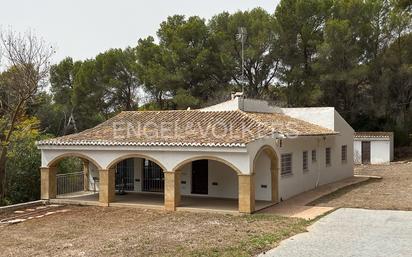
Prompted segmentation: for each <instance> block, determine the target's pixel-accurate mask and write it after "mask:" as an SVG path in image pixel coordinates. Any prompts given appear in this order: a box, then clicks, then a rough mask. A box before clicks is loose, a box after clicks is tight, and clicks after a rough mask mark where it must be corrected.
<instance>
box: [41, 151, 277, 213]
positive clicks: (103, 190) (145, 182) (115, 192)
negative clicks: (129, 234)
mask: <svg viewBox="0 0 412 257" xmlns="http://www.w3.org/2000/svg"><path fill="white" fill-rule="evenodd" d="M90 153H91V154H89V152H85V151H83V152H79V153H78V154H76V153H62V154H54V153H53V155H50V156H52V157H53V158H49V156H48V155H45V157H46V158H45V159H47V160H50V159H52V160H51V161H46V162H43V165H44V164H45V165H44V166H45V167H43V168H42V192H43V191H44V193H42V199H54V198H56V196H57V195H56V193H55V191H56V189H55V187H56V183H55V181H56V179H55V177H53V176H55V174H54V170H55V166H56V163H57V162H58V161H59V160H61V159H62V158H65V157H67V156H77V157H79V158H81V159H82V160H83V171H84V174H85V178H84V180H85V181H86V180H89V181H94V180H95V179H97V181H98V186H97V188H96V191H97V192H94V190H93V189H94V188H91V187H90V186H89V188H85V189H84V192H79V195H70V197H66V196H65V195H63V196H59V197H57V198H59V199H58V200H53V201H60V202H62V201H63V202H67V203H70V202H71V203H78V204H93V205H100V206H143V207H150V208H151V207H154V208H162V209H166V210H170V211H175V210H214V211H223V212H242V213H252V212H254V211H255V210H258V209H261V208H264V207H267V206H269V205H271V204H272V203H273V201H271V199H267V198H265V197H263V198H262V197H259V195H260V193H259V192H258V193H256V192H255V190H256V188H257V187H262V185H264V184H266V187H267V189H260V191H262V190H263V191H265V190H269V189H271V188H272V187H271V183H272V182H270V183H269V182H268V183H266V182H262V181H261V180H259V176H260V174H261V173H263V171H261V169H262V168H261V165H257V166H259V167H257V168H255V170H254V171H252V170H251V171H250V172H249V174H248V171H247V170H240V168H239V167H247V163H248V162H247V161H245V160H248V159H249V155H248V154H247V153H245V154H243V153H231V154H228V153H213V154H206V155H199V154H198V155H195V154H194V152H191V153H190V152H189V153H186V152H160V151H159V152H154V153H153V152H148V154H143V153H132V152H130V151H129V152H125V153H123V154H121V152H110V155H108V153H109V152H108V151H104V152H103V151H102V152H97V151H94V152H90ZM258 155H261V154H260V153H259V154H258ZM103 157H104V158H103ZM257 159H258V158H257V157H256V160H255V161H257ZM102 160H103V161H102ZM239 160H240V161H239ZM260 161H261V160H260V159H259V161H258V162H260ZM263 162H265V163H266V164H264V165H263V166H265V165H266V166H268V165H267V163H269V166H270V167H272V166H271V164H270V160H269V161H268V160H267V159H264V160H263ZM240 164H246V165H240ZM266 166H265V167H266ZM256 172H257V173H256ZM124 173H127V174H126V175H125V174H124ZM202 173H203V174H202ZM86 174H87V176H86ZM256 174H258V175H256ZM261 177H262V176H261ZM43 178H44V179H43ZM148 178H149V179H148ZM256 178H257V180H256ZM262 178H263V179H265V176H263V177H262ZM150 179H151V180H150ZM154 182H156V183H157V184H156V185H153V184H150V183H154ZM84 183H85V185H86V184H89V185H90V183H91V182H84ZM256 183H258V184H256ZM259 183H260V184H259ZM43 188H44V189H43ZM87 191H88V192H87ZM255 196H256V197H255Z"/></svg>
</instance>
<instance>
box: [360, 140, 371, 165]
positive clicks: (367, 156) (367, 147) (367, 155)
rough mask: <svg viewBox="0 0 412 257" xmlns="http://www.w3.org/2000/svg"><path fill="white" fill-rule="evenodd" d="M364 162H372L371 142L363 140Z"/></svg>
mask: <svg viewBox="0 0 412 257" xmlns="http://www.w3.org/2000/svg"><path fill="white" fill-rule="evenodd" d="M362 163H363V164H369V163H371V142H370V141H362Z"/></svg>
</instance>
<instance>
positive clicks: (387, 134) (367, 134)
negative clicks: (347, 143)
mask: <svg viewBox="0 0 412 257" xmlns="http://www.w3.org/2000/svg"><path fill="white" fill-rule="evenodd" d="M354 137H355V138H385V137H387V138H390V137H393V132H372V131H363V132H362V131H360V132H355V135H354Z"/></svg>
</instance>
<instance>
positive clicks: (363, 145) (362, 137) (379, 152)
mask: <svg viewBox="0 0 412 257" xmlns="http://www.w3.org/2000/svg"><path fill="white" fill-rule="evenodd" d="M353 148H354V151H353V154H354V157H353V158H354V161H355V163H356V164H388V163H390V162H391V161H393V132H355V136H354V141H353Z"/></svg>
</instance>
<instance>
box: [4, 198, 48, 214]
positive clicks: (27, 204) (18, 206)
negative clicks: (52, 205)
mask: <svg viewBox="0 0 412 257" xmlns="http://www.w3.org/2000/svg"><path fill="white" fill-rule="evenodd" d="M47 202H48V201H45V200H37V201H32V202H25V203H18V204H13V205H7V206H2V207H0V213H4V212H10V211H15V210H18V209H21V208H26V207H31V206H34V205H41V204H46V203H47Z"/></svg>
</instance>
